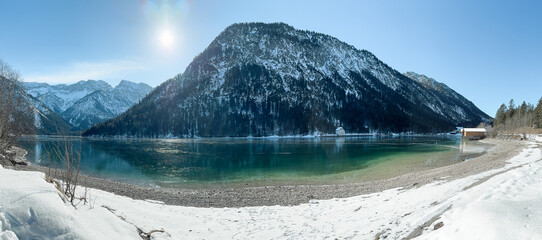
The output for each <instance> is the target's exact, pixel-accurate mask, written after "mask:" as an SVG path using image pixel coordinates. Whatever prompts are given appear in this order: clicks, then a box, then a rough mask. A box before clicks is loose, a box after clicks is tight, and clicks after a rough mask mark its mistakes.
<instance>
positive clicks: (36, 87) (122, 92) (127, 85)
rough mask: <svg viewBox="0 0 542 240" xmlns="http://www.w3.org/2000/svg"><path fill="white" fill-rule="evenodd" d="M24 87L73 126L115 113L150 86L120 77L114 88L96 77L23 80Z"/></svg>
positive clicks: (100, 119)
mask: <svg viewBox="0 0 542 240" xmlns="http://www.w3.org/2000/svg"><path fill="white" fill-rule="evenodd" d="M23 86H24V88H25V89H26V91H27V92H28V93H29V94H31V95H32V96H33V97H35V98H36V99H37V100H38V101H41V102H42V103H43V104H45V105H46V106H47V107H48V108H50V109H52V110H53V111H54V112H55V113H57V114H59V115H61V116H62V117H63V118H64V119H65V120H66V121H68V122H69V123H70V124H71V125H73V127H74V130H84V129H87V128H88V127H90V126H92V125H94V124H97V123H100V122H103V121H105V120H107V119H110V118H112V117H115V116H117V115H119V114H120V113H122V112H124V111H126V109H128V108H129V107H131V106H133V105H134V104H135V103H137V102H138V101H139V100H140V99H142V98H143V97H144V96H145V95H147V94H148V93H149V92H150V91H151V90H152V88H151V87H150V86H148V85H146V84H144V83H139V84H136V83H133V82H130V81H126V80H122V81H121V82H120V83H119V85H117V86H116V87H115V88H113V87H111V85H109V84H108V83H106V82H104V81H101V80H98V81H95V80H87V81H79V82H77V83H75V84H69V85H66V84H58V85H49V84H46V83H33V82H25V83H23Z"/></svg>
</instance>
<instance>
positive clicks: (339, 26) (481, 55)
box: [0, 0, 542, 116]
mask: <svg viewBox="0 0 542 240" xmlns="http://www.w3.org/2000/svg"><path fill="white" fill-rule="evenodd" d="M1 6H2V7H1V8H0V33H1V37H0V58H1V59H3V60H4V61H6V62H8V63H9V64H10V65H12V66H13V67H14V68H16V69H18V70H19V71H20V72H21V73H22V74H23V76H24V78H25V80H26V81H38V82H48V83H73V82H77V81H79V80H86V79H102V80H105V81H107V82H109V83H111V84H112V85H116V84H117V83H118V82H119V81H120V80H121V79H126V80H131V81H135V82H145V83H147V84H149V85H151V86H157V85H159V84H160V83H162V82H164V81H165V80H167V79H169V78H171V77H173V76H175V75H177V74H179V73H182V72H183V71H184V69H185V68H186V66H187V65H188V64H189V63H190V61H191V60H192V59H193V58H194V57H195V56H196V55H197V54H199V53H200V52H201V51H203V50H204V49H205V47H206V46H207V45H208V44H209V43H210V42H211V41H212V40H213V39H214V38H215V37H216V36H217V35H218V34H219V33H220V32H221V31H222V30H223V29H224V28H226V27H227V26H229V25H230V24H233V23H237V22H253V21H259V22H285V23H288V24H290V25H292V26H294V27H295V28H298V29H304V30H312V31H316V32H321V33H325V34H329V35H332V36H334V37H337V38H338V39H340V40H342V41H344V42H346V43H349V44H351V45H353V46H355V47H357V48H359V49H367V50H369V51H371V52H372V53H374V54H375V55H376V56H377V57H378V58H380V59H381V60H382V61H384V62H385V63H387V64H388V65H390V66H391V67H393V68H395V69H397V70H398V71H400V72H406V71H415V72H418V73H422V74H425V75H427V76H429V77H433V78H435V79H436V80H437V81H440V82H444V83H446V84H447V85H448V86H450V87H451V88H453V89H455V90H456V91H457V92H459V93H461V94H462V95H463V96H465V97H467V98H468V99H470V100H471V101H472V102H473V103H474V104H476V105H477V106H478V107H480V108H481V109H482V110H483V111H485V112H486V113H488V114H489V115H491V116H493V115H494V114H495V112H496V110H497V108H498V107H499V106H500V104H502V103H508V101H509V100H510V99H511V98H514V99H515V101H516V103H521V102H522V101H527V102H531V103H533V104H534V103H536V102H537V101H538V99H539V98H540V97H542V79H541V76H542V44H541V43H542V27H541V25H540V24H541V23H542V14H539V13H540V12H542V3H539V2H537V1H521V0H520V1H446V2H445V1H434V0H424V1H418V0H412V1H404V0H401V1H387V0H383V1H293V0H288V1H283V0H274V1H248V0H247V1H208V0H176V1H173V0H171V1H140V0H134V1H128V0H118V1H109V0H107V1H106V0H93V1H67V0H66V1H37V0H36V1H28V0H19V1H3V2H2V4H1ZM164 32H166V33H167V34H166V35H168V36H167V37H164ZM164 38H166V39H164ZM168 41H171V43H169V44H166V43H167V42H168Z"/></svg>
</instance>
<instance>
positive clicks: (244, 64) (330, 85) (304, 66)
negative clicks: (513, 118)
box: [84, 23, 489, 137]
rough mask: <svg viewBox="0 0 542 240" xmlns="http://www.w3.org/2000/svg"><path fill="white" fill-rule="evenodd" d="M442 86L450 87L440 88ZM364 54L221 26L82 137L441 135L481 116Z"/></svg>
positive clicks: (324, 42) (264, 30)
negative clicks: (172, 71) (188, 57)
mask: <svg viewBox="0 0 542 240" xmlns="http://www.w3.org/2000/svg"><path fill="white" fill-rule="evenodd" d="M450 90H451V89H450ZM467 102H468V101H466V102H465V101H464V98H462V97H461V96H460V95H459V94H456V93H455V92H453V90H452V91H451V92H450V91H444V92H441V91H439V90H436V89H433V88H431V87H430V86H428V85H427V84H423V83H420V82H418V81H415V80H412V79H411V78H409V77H407V76H405V75H403V74H401V73H399V72H397V71H396V70H394V69H393V68H391V67H389V66H388V65H386V64H385V63H383V62H382V61H380V60H379V59H378V58H376V57H375V56H374V55H373V54H372V53H370V52H369V51H366V50H358V49H356V48H354V47H353V46H351V45H348V44H346V43H344V42H341V41H339V40H338V39H336V38H334V37H331V36H328V35H324V34H320V33H315V32H310V31H301V30H296V29H294V28H293V27H291V26H289V25H286V24H283V23H273V24H264V23H245V24H234V25H231V26H230V27H228V28H226V29H225V30H224V31H223V32H222V33H221V34H220V35H219V36H218V37H217V38H216V39H215V40H214V41H213V42H211V44H210V45H209V46H208V47H207V48H206V49H205V51H203V52H202V53H201V54H200V55H198V56H197V57H196V58H194V60H193V61H192V62H191V63H190V64H189V66H188V67H187V68H186V70H185V71H184V73H183V74H179V75H177V76H176V77H174V78H172V79H170V80H168V81H166V82H165V83H163V84H162V85H160V86H159V87H157V88H156V89H155V90H154V91H153V92H151V93H150V94H149V95H148V96H147V97H145V98H144V99H143V100H142V101H141V102H140V103H139V104H136V105H135V106H134V107H132V108H130V109H129V110H128V111H127V112H125V113H123V114H121V115H120V116H118V117H116V118H114V119H111V120H109V121H106V122H104V123H102V124H99V125H97V126H95V127H92V128H90V129H89V130H87V131H86V132H85V133H84V135H85V136H148V137H163V136H178V137H195V136H201V137H219V136H269V135H299V134H315V133H318V132H323V133H332V132H334V130H335V128H336V127H338V126H342V127H343V128H344V129H345V130H346V131H347V132H357V133H362V132H370V131H378V132H408V131H410V132H442V131H448V130H451V129H453V128H454V127H456V126H473V125H476V124H478V123H480V122H482V121H488V120H489V117H488V116H487V115H486V114H484V113H483V112H481V111H480V110H479V109H477V108H476V107H474V106H473V105H472V106H471V105H470V104H468V103H467Z"/></svg>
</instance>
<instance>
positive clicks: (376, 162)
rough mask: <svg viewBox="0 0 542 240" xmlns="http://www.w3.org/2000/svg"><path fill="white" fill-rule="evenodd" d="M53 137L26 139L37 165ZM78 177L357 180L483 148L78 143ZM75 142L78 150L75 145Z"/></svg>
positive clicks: (309, 141) (409, 140)
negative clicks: (80, 174)
mask: <svg viewBox="0 0 542 240" xmlns="http://www.w3.org/2000/svg"><path fill="white" fill-rule="evenodd" d="M58 143H59V139H56V138H46V137H39V138H25V139H23V140H21V142H20V145H21V146H22V147H23V148H25V149H26V150H27V151H28V152H29V155H28V156H29V160H30V161H31V162H34V163H35V164H39V165H45V166H55V165H57V164H58V163H57V162H56V161H55V159H51V157H50V156H49V155H48V154H47V153H48V152H51V149H53V148H54V146H55V144H58ZM68 143H69V144H74V147H75V148H77V149H79V147H80V151H81V168H82V172H83V173H85V174H88V175H92V176H97V177H103V178H108V179H113V180H117V181H123V182H129V183H135V184H143V185H155V184H156V185H160V186H182V185H187V184H216V183H220V184H228V183H233V182H252V181H283V182H284V181H286V182H289V183H295V182H296V181H299V180H302V181H303V182H307V181H308V182H310V181H317V180H318V181H335V180H340V181H355V180H356V179H357V180H359V179H363V180H371V179H378V178H381V177H383V176H386V177H387V176H388V175H389V176H393V175H397V174H399V173H403V172H405V171H406V172H408V171H414V170H416V169H425V168H434V167H439V166H444V165H449V164H453V163H455V162H458V161H461V160H462V158H463V157H464V156H465V155H466V154H472V153H479V152H483V151H485V149H486V148H487V146H485V145H480V144H476V143H464V144H465V145H463V144H461V140H460V139H459V138H457V137H390V138H377V137H359V138H350V137H346V138H345V137H340V138H275V139H230V138H221V139H160V140H156V139H81V138H70V139H69V140H68ZM79 143H80V144H79Z"/></svg>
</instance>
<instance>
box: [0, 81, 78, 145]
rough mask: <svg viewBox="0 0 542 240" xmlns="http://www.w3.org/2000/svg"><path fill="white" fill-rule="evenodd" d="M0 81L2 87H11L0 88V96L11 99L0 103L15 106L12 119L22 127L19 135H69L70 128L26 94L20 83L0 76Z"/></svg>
mask: <svg viewBox="0 0 542 240" xmlns="http://www.w3.org/2000/svg"><path fill="white" fill-rule="evenodd" d="M0 81H1V82H2V84H3V86H11V87H7V89H4V88H1V87H0V96H8V97H10V98H13V99H12V100H11V101H7V102H6V101H2V102H4V103H7V104H15V108H14V109H13V110H14V111H13V114H15V116H12V117H13V118H15V121H17V122H18V124H20V126H22V129H19V131H20V133H23V134H40V135H43V134H59V133H62V134H70V129H71V128H72V126H71V125H70V124H69V123H67V122H66V121H64V119H63V118H62V117H60V116H59V115H58V114H56V113H55V112H53V111H52V110H51V109H49V108H48V107H47V106H45V105H44V104H43V103H42V102H41V101H39V100H37V99H36V98H34V97H32V96H31V95H30V94H28V93H26V92H25V91H24V89H23V88H22V87H21V83H20V82H18V81H14V80H11V79H7V78H4V77H2V76H0ZM8 84H9V85H8ZM10 91H11V92H10Z"/></svg>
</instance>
